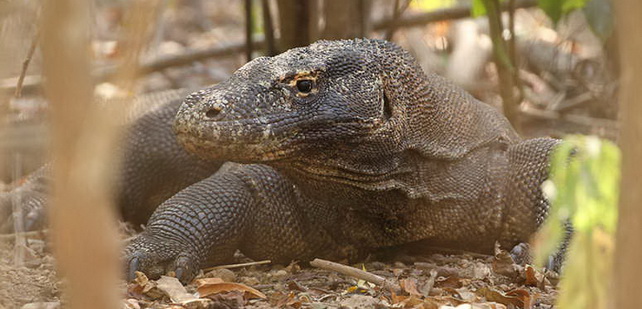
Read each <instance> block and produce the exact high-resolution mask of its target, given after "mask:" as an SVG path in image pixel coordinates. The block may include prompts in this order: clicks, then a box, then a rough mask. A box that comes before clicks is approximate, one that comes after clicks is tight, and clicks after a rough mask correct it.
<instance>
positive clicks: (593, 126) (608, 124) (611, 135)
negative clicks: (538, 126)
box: [519, 106, 620, 140]
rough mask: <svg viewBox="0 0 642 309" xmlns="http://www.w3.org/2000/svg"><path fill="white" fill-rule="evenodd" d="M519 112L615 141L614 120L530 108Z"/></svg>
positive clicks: (618, 128)
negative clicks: (562, 123) (576, 127)
mask: <svg viewBox="0 0 642 309" xmlns="http://www.w3.org/2000/svg"><path fill="white" fill-rule="evenodd" d="M519 112H520V113H521V114H522V115H524V116H527V117H531V118H536V119H542V120H554V121H559V122H566V123H569V124H572V125H576V126H579V127H581V128H585V129H586V130H584V129H582V130H580V131H582V132H581V133H582V134H597V135H599V136H601V137H605V138H607V139H610V140H617V138H618V135H619V131H620V125H619V124H618V122H617V121H615V120H610V119H601V118H592V117H587V116H581V115H573V114H561V113H558V112H555V111H548V110H540V109H536V108H532V107H524V106H522V107H520V109H519Z"/></svg>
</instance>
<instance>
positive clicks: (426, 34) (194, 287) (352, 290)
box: [0, 1, 617, 309]
mask: <svg viewBox="0 0 642 309" xmlns="http://www.w3.org/2000/svg"><path fill="white" fill-rule="evenodd" d="M203 3H205V4H206V8H203V9H202V10H199V9H198V8H197V9H194V8H189V7H187V6H185V7H184V8H182V7H181V8H180V9H175V10H173V11H171V12H169V13H168V16H165V17H166V21H165V22H166V25H165V27H164V29H165V33H164V34H163V36H164V38H163V39H161V40H159V41H157V42H154V44H153V46H151V47H150V50H151V51H152V53H151V54H153V55H151V56H150V57H152V58H153V56H158V55H167V54H181V53H183V52H186V51H189V50H198V49H202V48H210V47H213V46H219V45H225V44H228V43H234V42H242V39H241V38H242V37H243V23H242V20H243V16H242V10H240V5H239V6H230V5H228V4H227V2H225V1H220V2H219V1H205V2H203ZM239 3H240V2H239ZM97 14H98V22H97V29H98V30H97V31H99V32H101V31H102V34H101V33H99V34H98V35H97V36H96V37H97V41H98V42H96V44H95V46H94V49H95V50H94V51H95V53H96V55H97V56H96V58H97V59H98V60H99V61H98V62H101V61H102V62H104V63H102V64H105V63H109V61H110V60H113V59H111V58H113V57H116V56H117V55H118V48H117V46H116V48H114V46H115V45H114V44H113V43H114V41H115V39H114V37H116V35H114V33H112V32H114V30H113V29H116V28H118V27H117V25H116V23H117V21H115V19H116V16H120V15H121V14H122V12H118V11H116V10H114V9H112V8H98V10H97ZM203 14H209V15H207V16H206V18H203V16H204V15H203ZM528 14H530V13H528ZM528 14H524V15H528ZM533 15H536V14H533ZM526 17H527V18H522V19H521V20H528V18H530V17H528V16H526ZM531 19H532V20H534V21H535V22H536V23H537V27H539V26H540V24H539V23H540V21H539V19H537V18H531ZM203 20H210V21H212V20H214V21H216V27H212V26H211V25H207V24H199V23H197V22H195V21H203ZM208 27H210V28H209V29H208ZM449 27H451V28H455V25H454V23H452V24H449V23H439V24H434V25H428V26H426V27H420V28H414V29H407V31H406V30H401V29H400V30H399V31H398V33H397V36H396V38H397V39H395V40H394V41H395V42H397V43H400V44H401V45H402V46H404V47H405V48H407V49H409V50H410V51H411V52H413V54H415V55H416V56H417V57H418V59H419V62H420V63H422V65H423V64H427V65H428V66H431V65H434V67H427V68H426V69H427V70H434V71H437V72H440V73H442V74H443V73H445V72H446V71H447V69H446V68H445V67H444V66H445V65H444V63H445V61H442V60H443V59H446V58H448V55H446V54H447V53H448V52H449V50H450V49H452V48H453V47H452V46H453V45H454V46H455V48H456V47H457V45H456V44H451V45H447V44H445V45H444V44H442V43H443V42H446V41H449V40H451V41H452V36H453V34H452V33H450V32H453V31H450V32H449V31H448V28H449ZM204 28H205V29H208V30H206V31H203V30H202V29H204ZM478 28H479V27H478ZM481 28H483V27H481ZM101 29H102V30H101ZM194 29H201V30H198V31H195V30H194ZM444 29H446V30H444ZM451 30H452V29H451ZM540 32H541V31H540ZM529 33H536V31H530V32H529ZM542 33H544V32H542ZM545 33H548V34H550V31H549V32H545ZM25 37H28V36H26V35H25ZM540 41H541V40H540ZM558 41H561V39H559V40H558ZM549 43H550V42H549ZM28 44H29V40H27V42H26V44H23V45H28ZM418 44H421V46H418ZM440 44H442V45H443V46H441V45H440ZM574 44H575V45H573V46H575V49H578V46H580V45H579V44H577V43H574ZM549 45H551V44H549ZM549 45H545V47H546V46H549ZM552 46H553V47H554V48H556V49H557V47H563V46H564V44H561V43H558V42H556V43H555V44H552ZM580 47H581V46H580ZM422 48H423V49H422ZM429 48H432V49H435V48H436V52H435V50H433V51H427V49H429ZM24 49H25V50H26V48H24ZM580 49H581V48H580ZM473 50H474V51H475V52H474V53H475V54H478V52H477V51H478V50H479V49H478V48H477V47H475V49H473ZM20 52H21V55H22V50H21V51H20ZM422 53H423V55H424V56H426V55H427V56H426V57H423V56H422ZM539 54H541V55H544V54H545V53H538V55H539ZM563 56H564V55H563ZM422 57H423V58H422ZM469 58H471V57H470V56H468V55H465V56H464V57H463V59H465V61H464V62H465V63H468V62H469V61H468V59H469ZM524 58H527V57H526V56H525V57H524ZM450 59H454V58H452V57H451V58H450ZM18 60H21V59H18ZM18 60H17V61H15V63H16V66H15V69H14V70H13V71H11V70H9V71H8V72H9V73H8V74H9V75H8V76H17V75H19V73H20V65H21V63H22V61H18ZM545 60H546V61H541V62H543V63H544V64H546V65H548V64H550V63H551V61H548V60H550V59H545ZM484 61H486V60H484ZM244 62H245V60H244V59H243V55H240V54H239V55H232V56H229V57H227V58H221V59H208V60H205V61H201V62H195V63H193V64H191V65H189V66H187V65H186V66H182V67H172V68H168V69H165V70H163V71H162V72H154V73H151V74H149V75H148V76H146V77H145V78H144V79H142V80H141V86H140V87H139V88H140V89H139V91H140V92H141V93H144V92H149V91H155V90H164V89H170V88H180V87H182V88H195V87H202V86H203V85H209V84H212V83H216V82H219V81H221V80H223V79H225V78H226V77H227V76H229V75H230V74H231V73H232V72H233V71H234V70H235V69H236V68H238V67H240V66H241V65H242V64H243V63H244ZM591 63H592V62H591ZM39 66H40V65H39V60H38V55H37V54H36V57H35V60H34V63H33V64H32V65H31V67H30V68H29V74H34V75H37V74H38V72H39V69H40V67H39ZM481 68H482V69H481V70H479V72H478V73H480V74H481V76H473V77H472V78H473V79H474V81H475V85H482V86H483V87H485V88H484V89H478V88H477V89H468V90H469V91H471V92H472V93H473V94H474V95H475V96H476V97H478V98H480V99H482V100H483V101H485V102H488V103H490V104H492V105H494V106H498V103H499V96H498V93H497V89H496V87H494V86H489V85H494V84H495V83H496V72H495V71H493V69H492V64H490V62H485V64H483V65H482V66H481ZM573 69H574V68H573ZM548 70H551V71H554V70H553V69H551V68H548V67H545V68H543V69H541V68H540V72H539V73H538V74H534V73H530V72H525V71H523V72H522V73H523V74H522V75H523V79H524V80H523V81H522V82H523V83H525V87H526V88H528V89H530V91H529V92H528V93H527V94H528V95H530V97H529V98H530V99H532V98H540V99H541V100H540V101H541V102H545V103H532V102H526V103H527V104H523V105H524V106H527V107H535V108H539V109H540V110H541V111H540V112H539V114H537V115H536V116H537V121H535V122H528V123H525V124H524V125H523V127H522V132H521V133H522V134H523V135H524V136H528V137H533V136H541V135H551V134H552V135H556V136H561V135H562V134H564V133H568V132H577V131H580V130H578V129H577V128H578V126H579V127H581V128H584V133H593V134H601V133H600V131H599V130H597V129H600V126H599V125H600V123H603V122H606V123H607V124H609V126H606V125H605V126H604V127H607V128H608V129H611V127H612V125H611V124H612V123H613V121H611V120H612V119H609V121H608V122H607V121H606V120H602V121H601V122H596V121H593V120H592V119H593V118H588V117H589V116H590V117H602V118H613V117H610V116H609V117H606V116H604V115H607V116H608V115H611V114H616V112H601V111H603V110H604V109H605V108H604V106H607V108H608V109H609V110H615V111H616V110H617V106H616V105H615V103H613V102H614V101H615V99H613V98H612V96H610V95H609V93H608V92H604V93H606V94H603V95H599V96H591V97H590V98H591V100H585V101H581V102H580V103H581V104H579V103H577V102H578V100H577V98H578V97H580V95H585V94H586V93H588V90H587V88H591V89H602V88H599V87H594V86H593V85H594V84H591V83H588V85H589V86H590V87H585V85H586V84H587V83H585V82H584V83H579V82H574V83H569V82H568V78H569V77H568V76H569V75H570V74H569V73H568V72H566V71H564V72H562V73H560V74H562V75H561V77H560V76H557V77H556V79H555V78H554V79H551V80H547V79H546V78H544V77H545V76H548V75H552V74H549V73H550V72H548ZM588 71H590V70H588ZM541 72H543V73H541ZM527 73H528V74H527ZM573 73H575V72H573ZM444 75H447V74H444ZM575 76H576V75H573V78H575ZM0 77H7V76H0ZM590 77H591V78H592V77H593V75H591V76H590ZM597 77H601V75H599V74H597ZM451 78H452V77H451ZM594 79H595V78H594ZM594 79H589V81H593V80H594ZM559 80H563V81H565V83H561V82H559ZM598 82H601V80H598ZM560 84H563V85H562V86H564V87H566V85H567V84H568V85H570V86H568V87H566V88H564V87H561V86H560ZM551 85H554V86H556V87H558V88H560V87H561V88H563V89H558V88H555V87H552V86H551ZM577 85H581V86H582V85H584V86H582V87H583V88H582V87H579V86H577ZM599 85H602V84H599ZM606 85H607V86H608V85H609V84H608V83H606ZM101 89H110V88H109V87H108V88H101ZM605 89H607V90H608V89H610V88H608V87H606V88H605ZM100 92H101V91H100V90H98V91H97V94H98V95H99V96H100V95H101V93H100ZM560 97H561V98H563V99H559V100H558V99H557V98H560ZM551 98H554V99H555V100H552V99H551ZM596 98H597V99H600V98H608V100H607V101H606V102H607V103H609V104H610V105H606V104H604V102H603V101H599V100H597V99H596ZM30 100H31V99H23V100H22V101H21V100H15V101H14V105H15V106H13V107H12V108H14V109H15V110H14V113H15V114H16V115H17V117H16V118H20V119H23V118H29V117H33V116H34V115H35V117H36V118H38V117H39V116H38V115H42V114H44V112H43V111H44V110H45V108H42V106H41V103H39V102H41V101H38V100H32V101H30ZM556 100H557V101H556ZM532 101H535V100H532ZM569 101H572V102H570V103H569ZM34 102H35V103H34ZM550 102H557V104H553V103H550ZM566 103H568V104H566ZM571 103H572V104H571ZM553 105H556V106H558V107H559V106H561V107H559V111H557V110H555V108H556V107H555V106H553ZM569 106H570V107H569ZM596 110H597V111H598V112H601V113H596V112H595V111H596ZM568 111H571V112H572V113H576V114H579V115H580V116H578V115H575V116H574V117H575V118H572V117H567V114H566V113H567V112H568ZM30 113H31V114H30ZM25 115H26V116H25ZM529 117H533V114H531V116H529ZM582 117H583V118H582ZM561 120H565V121H570V122H567V123H563V122H562V121H561ZM560 128H561V129H560ZM596 128H597V129H596ZM615 130H616V129H612V130H611V131H615ZM594 131H596V132H594ZM560 132H561V133H560ZM607 133H608V132H607ZM603 135H605V136H607V137H608V136H609V134H603ZM611 135H612V134H611ZM40 156H41V157H43V156H42V154H41V155H40ZM41 157H38V158H37V159H34V160H32V161H39V163H38V164H40V162H42V161H43V160H44V159H42V158H41ZM27 159H28V158H27ZM27 159H24V160H25V162H26V160H27ZM32 168H33V167H32ZM20 170H23V169H20ZM24 170H28V169H27V168H25V169H24ZM6 186H7V188H8V185H6ZM2 187H3V184H2V182H1V180H0V191H2ZM16 236H19V237H16ZM131 236H132V234H131V232H127V233H123V239H126V238H128V237H131ZM16 239H19V241H18V242H16ZM51 246H52V244H51V243H49V242H48V240H47V233H46V232H27V233H18V234H4V235H0V309H5V308H6V309H8V308H21V307H22V308H25V309H33V308H48V309H53V308H58V307H60V306H64V304H65V299H64V297H63V296H62V294H61V291H62V290H63V287H64V285H65V282H64V280H62V279H59V277H58V276H57V274H56V271H55V259H54V257H53V255H52V253H51ZM237 262H238V263H244V262H249V261H248V260H247V259H246V258H243V257H242V256H240V255H239V256H238V257H237ZM348 266H350V267H353V268H356V269H360V270H364V271H366V272H368V273H370V274H374V275H377V276H379V277H381V278H383V279H385V280H386V281H385V282H386V285H385V286H381V285H375V284H373V283H371V282H366V281H363V280H360V279H359V278H357V277H354V276H351V275H345V274H342V273H339V272H336V271H332V270H326V269H319V268H315V267H311V266H309V265H306V264H304V263H292V264H290V265H271V264H264V265H251V266H244V267H231V268H220V269H216V270H211V271H207V272H205V273H204V274H201V275H200V276H199V277H198V278H197V279H196V280H195V281H193V282H192V283H190V284H189V285H188V286H186V287H185V288H183V287H182V285H180V284H178V281H176V280H175V279H173V278H171V277H164V278H161V279H160V280H148V279H147V278H145V277H144V276H139V277H138V278H137V280H136V282H132V283H125V282H123V284H122V286H121V290H122V291H121V292H122V296H123V308H435V309H436V308H459V309H464V308H493V309H500V308H527V309H529V308H551V307H552V306H553V304H554V301H555V298H556V295H557V288H556V284H557V279H558V278H557V274H555V273H552V272H543V271H542V270H539V269H536V268H534V267H531V266H525V265H517V264H515V263H513V261H512V259H510V258H509V257H508V255H507V253H506V252H505V251H501V250H498V252H496V254H495V255H487V256H486V255H480V254H472V253H459V254H445V253H432V254H428V253H423V254H406V255H402V254H398V255H397V256H395V257H388V258H386V259H385V260H383V259H378V258H370V259H368V260H367V261H364V262H363V263H362V264H361V263H360V264H355V265H346V267H348ZM90 275H91V274H88V276H90ZM96 280H100V278H96Z"/></svg>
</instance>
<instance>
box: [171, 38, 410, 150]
mask: <svg viewBox="0 0 642 309" xmlns="http://www.w3.org/2000/svg"><path fill="white" fill-rule="evenodd" d="M383 51H386V55H385V56H386V59H388V60H387V63H383V61H382V58H383V57H384V55H383ZM404 58H410V56H409V55H408V54H407V52H405V51H403V50H402V49H401V48H399V47H397V46H396V45H394V44H392V43H389V42H385V41H377V40H349V41H320V42H317V43H315V44H312V45H310V46H308V47H303V48H295V49H291V50H289V51H287V52H285V53H282V54H280V55H277V56H274V57H260V58H257V59H254V60H252V61H251V62H249V63H247V64H246V65H244V66H243V67H241V68H240V69H239V70H238V71H236V72H235V73H234V74H233V75H232V76H231V77H230V78H229V79H227V80H226V81H224V82H221V83H220V84H217V85H215V86H212V87H211V88H207V89H204V90H201V91H198V92H195V93H193V94H191V95H190V96H188V97H187V98H186V99H185V101H184V103H183V105H182V106H181V108H180V110H179V112H178V115H177V116H176V121H175V125H174V127H175V131H176V133H177V136H178V139H179V141H180V142H181V143H182V144H183V145H184V146H185V147H186V148H187V149H188V150H189V151H191V152H193V153H196V154H197V155H199V156H201V157H203V158H206V159H217V160H229V161H240V162H269V161H283V160H286V161H287V160H291V159H293V160H299V161H301V160H303V161H305V160H306V159H310V158H311V157H315V156H316V157H317V158H316V159H319V158H318V156H319V155H323V156H326V157H327V158H328V159H340V158H341V157H342V156H345V154H346V152H351V150H353V149H354V148H356V147H358V148H360V153H361V154H362V155H361V156H362V157H364V156H365V157H367V156H369V155H375V154H376V155H377V156H381V155H387V154H388V155H389V153H390V152H393V151H395V150H396V149H395V148H397V146H399V147H401V146H400V145H398V144H400V133H399V131H400V129H402V127H401V126H399V125H393V124H394V123H395V118H396V117H397V114H398V112H401V111H398V110H397V109H396V107H395V104H394V101H395V98H394V96H395V93H398V91H395V92H388V91H386V89H387V88H390V87H398V88H399V89H401V88H406V87H412V86H413V85H401V84H399V83H396V84H390V83H389V82H388V80H389V79H387V78H386V76H387V75H388V74H391V73H396V72H398V71H399V70H395V71H394V72H393V71H392V70H388V71H387V70H386V69H387V66H392V65H394V63H392V62H395V61H396V62H397V65H398V64H399V63H402V64H403V62H404ZM391 61H392V62H391ZM397 80H401V79H397ZM381 144H385V146H381Z"/></svg>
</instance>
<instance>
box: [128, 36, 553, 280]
mask: <svg viewBox="0 0 642 309" xmlns="http://www.w3.org/2000/svg"><path fill="white" fill-rule="evenodd" d="M174 128H175V131H176V134H177V137H178V141H179V142H180V143H181V144H182V145H183V146H184V147H185V148H186V149H187V150H188V151H189V152H192V153H194V154H196V155H198V156H199V157H201V158H202V159H204V160H213V161H232V162H237V163H228V164H227V165H226V166H225V167H224V168H223V169H221V170H220V171H218V172H217V173H215V174H214V175H212V176H210V177H209V178H206V179H204V180H202V181H200V182H198V183H196V184H194V185H192V186H189V187H187V188H186V189H184V190H182V191H180V192H179V193H177V194H176V195H174V196H173V197H171V198H170V199H168V200H167V201H165V202H164V203H163V204H162V205H161V206H160V207H159V208H158V209H157V210H156V211H155V212H154V214H153V215H152V217H151V218H150V220H149V223H148V227H147V229H146V230H145V231H144V232H143V233H141V234H140V235H139V237H137V238H136V239H135V240H133V241H132V243H131V244H130V245H129V246H128V248H127V249H126V260H127V268H128V269H127V273H128V275H129V277H130V278H131V277H133V276H134V272H135V271H137V270H140V271H143V272H145V273H147V274H148V275H150V276H152V277H155V276H159V275H161V274H164V273H167V272H169V271H175V272H176V274H177V277H179V278H180V279H181V281H183V282H187V281H189V280H190V279H191V278H192V277H193V276H194V275H195V274H196V273H197V271H198V269H199V268H202V267H206V266H209V265H212V264H216V263H224V262H225V261H226V260H227V259H229V258H230V257H231V256H232V254H233V253H234V251H235V250H236V249H240V250H241V252H243V253H244V254H246V255H247V256H249V257H251V258H254V259H271V260H273V261H277V262H279V261H280V262H287V261H289V260H291V259H298V260H308V259H311V258H313V257H325V258H329V259H343V258H348V259H355V258H359V257H360V256H363V254H364V253H366V252H370V251H372V250H374V249H376V248H380V247H388V246H396V245H401V244H405V243H409V242H413V241H417V240H425V241H428V242H430V243H433V244H435V245H439V246H448V247H454V248H466V249H468V250H476V251H490V250H492V247H493V244H494V243H495V241H499V242H500V243H501V244H502V245H503V246H504V247H508V248H510V247H512V246H514V245H516V244H517V243H519V242H523V241H527V240H528V238H529V236H530V235H531V234H532V233H533V232H535V230H536V229H537V228H538V226H539V224H540V223H541V222H542V220H543V218H544V217H545V216H546V213H547V210H548V203H547V201H546V200H545V199H544V198H543V196H542V194H541V191H540V184H541V182H542V181H543V180H544V179H545V177H546V175H547V162H548V156H549V154H550V151H551V149H552V148H553V147H554V146H555V145H556V143H557V141H555V140H553V139H534V140H526V141H522V140H521V139H520V138H519V137H518V136H517V134H516V133H515V132H514V130H513V129H512V128H511V126H510V124H509V123H508V122H507V121H506V119H505V118H504V117H503V116H502V115H501V114H500V113H499V112H498V111H496V110H495V109H493V108H492V107H489V106H487V105H485V104H483V103H481V102H479V101H477V100H476V99H474V98H473V97H471V96H470V95H469V94H467V93H466V92H465V91H463V90H461V89H459V88H458V87H456V86H455V85H453V84H451V83H449V82H448V81H446V80H445V79H443V78H442V77H439V76H437V75H435V74H425V73H424V72H423V71H422V70H421V69H420V68H419V66H418V65H417V64H416V62H415V60H414V59H413V58H412V57H411V56H410V55H409V54H408V53H407V52H405V51H404V50H402V49H401V48H399V47H398V46H396V45H394V44H392V43H388V42H384V41H376V40H350V41H333V42H328V41H321V42H318V43H315V44H313V45H311V46H309V47H304V48H296V49H292V50H290V51H287V52H285V53H283V54H281V55H278V56H275V57H271V58H267V57H261V58H258V59H255V60H253V61H251V62H249V63H248V64H246V65H245V66H244V67H242V68H241V69H239V70H238V71H237V72H236V73H234V74H233V75H232V76H231V77H230V78H229V79H228V80H226V81H224V82H222V83H220V84H218V85H215V86H213V87H211V88H208V89H205V90H202V91H199V92H195V93H193V94H191V95H189V96H188V97H187V98H186V99H185V101H184V103H183V105H182V106H181V108H180V110H179V111H178V114H177V116H176V120H175V123H174Z"/></svg>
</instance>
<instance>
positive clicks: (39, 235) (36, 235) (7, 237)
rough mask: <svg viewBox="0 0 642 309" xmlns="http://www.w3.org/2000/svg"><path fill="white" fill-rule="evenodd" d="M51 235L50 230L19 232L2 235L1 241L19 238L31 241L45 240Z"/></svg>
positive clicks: (0, 236) (0, 235)
mask: <svg viewBox="0 0 642 309" xmlns="http://www.w3.org/2000/svg"><path fill="white" fill-rule="evenodd" d="M48 234H49V230H46V229H45V230H38V231H29V232H19V233H11V234H0V241H11V240H14V239H16V238H17V237H23V238H31V239H34V238H35V239H45V238H46V237H47V235H48Z"/></svg>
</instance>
